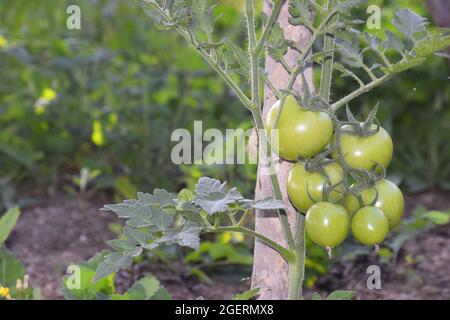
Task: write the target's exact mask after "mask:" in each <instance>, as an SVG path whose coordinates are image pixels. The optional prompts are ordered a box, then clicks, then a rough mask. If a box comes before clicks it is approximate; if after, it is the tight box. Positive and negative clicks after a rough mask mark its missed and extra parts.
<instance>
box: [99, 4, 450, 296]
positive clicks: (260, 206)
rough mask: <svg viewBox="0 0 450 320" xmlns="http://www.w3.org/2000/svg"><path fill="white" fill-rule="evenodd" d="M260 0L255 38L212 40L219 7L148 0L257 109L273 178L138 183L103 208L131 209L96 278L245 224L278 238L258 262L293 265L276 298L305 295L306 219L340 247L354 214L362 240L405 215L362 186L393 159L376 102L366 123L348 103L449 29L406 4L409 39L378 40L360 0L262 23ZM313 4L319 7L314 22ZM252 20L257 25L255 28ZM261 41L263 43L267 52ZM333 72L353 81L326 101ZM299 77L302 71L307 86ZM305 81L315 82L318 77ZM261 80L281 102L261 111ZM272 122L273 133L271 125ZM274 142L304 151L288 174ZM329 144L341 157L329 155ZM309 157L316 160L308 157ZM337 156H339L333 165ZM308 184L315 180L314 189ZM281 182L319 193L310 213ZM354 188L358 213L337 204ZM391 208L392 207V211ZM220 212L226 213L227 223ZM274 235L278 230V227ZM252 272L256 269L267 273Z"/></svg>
mask: <svg viewBox="0 0 450 320" xmlns="http://www.w3.org/2000/svg"><path fill="white" fill-rule="evenodd" d="M254 2H255V1H253V0H245V5H244V8H245V10H244V11H245V21H246V30H247V39H248V44H247V46H246V48H244V49H242V48H240V47H239V46H237V45H236V44H233V43H232V42H231V40H229V39H217V37H216V35H215V34H214V26H215V22H216V20H217V19H216V18H217V17H216V16H215V15H214V6H213V5H211V4H210V3H209V1H207V0H199V1H187V0H170V1H168V0H167V1H164V0H143V1H141V3H142V5H143V7H144V9H145V11H146V13H147V14H148V15H149V16H150V17H151V18H152V19H153V20H154V21H155V24H156V25H157V26H158V27H159V28H160V29H162V30H173V31H176V32H177V33H179V34H180V36H181V37H182V38H183V39H184V40H185V41H186V42H187V43H188V44H189V45H190V46H191V47H192V48H194V50H196V52H197V53H198V54H200V56H201V57H202V58H203V59H204V60H205V61H206V63H207V64H208V65H209V66H211V68H212V69H213V70H214V71H216V72H217V74H218V75H219V76H220V77H221V78H222V79H223V81H224V82H225V83H226V84H227V85H228V86H229V87H230V89H231V90H232V92H233V93H234V94H235V95H236V96H237V97H238V98H239V100H240V102H241V103H242V105H243V106H244V107H245V108H247V110H248V111H249V113H251V115H252V117H253V122H254V125H255V135H256V136H257V139H256V141H257V148H258V150H259V152H260V154H261V155H262V156H261V157H260V158H261V159H262V160H263V161H262V162H261V163H260V164H259V165H260V169H261V171H260V172H267V173H268V174H267V176H268V177H267V179H263V174H262V173H260V176H259V178H261V179H259V181H258V183H259V184H260V186H261V185H262V184H265V185H264V187H265V189H268V190H270V191H271V195H270V196H268V197H266V198H261V199H258V200H252V199H244V198H243V197H242V195H241V194H240V193H239V192H238V191H237V190H236V189H235V188H231V189H229V188H227V187H226V186H225V184H222V183H221V182H220V181H218V180H215V179H210V178H205V177H203V178H200V179H199V181H198V183H197V185H196V188H195V190H194V191H191V193H189V194H190V196H187V195H186V193H183V194H181V193H180V194H173V193H170V192H168V191H166V190H161V189H155V190H154V191H153V193H152V194H147V193H138V195H137V199H135V200H131V201H125V202H123V203H121V204H115V205H107V206H105V208H104V209H105V210H111V211H113V212H115V213H116V214H117V215H118V216H119V217H121V218H125V219H127V223H126V227H125V228H124V234H123V235H122V237H120V238H119V239H116V240H113V241H111V242H110V245H111V247H112V248H113V249H114V250H115V252H113V253H111V254H109V255H107V256H105V257H104V261H103V262H102V263H101V264H100V265H99V267H98V268H97V271H96V273H95V276H94V279H95V280H99V279H101V278H104V277H106V276H107V275H109V274H111V273H112V272H115V271H117V270H119V269H121V268H124V267H128V266H129V265H130V264H131V263H132V262H133V258H135V257H136V256H139V255H141V254H142V253H143V252H144V250H152V249H155V248H157V247H159V246H161V245H170V244H178V245H181V246H188V247H192V248H194V249H198V248H199V242H200V235H201V234H202V233H207V232H210V233H217V232H241V233H244V234H246V235H248V236H252V237H254V238H256V239H258V240H259V241H258V242H257V244H258V247H259V244H260V243H263V244H264V245H265V246H266V247H270V248H271V249H273V250H269V251H264V252H265V253H266V254H270V255H272V254H273V253H274V252H275V253H277V254H278V255H276V256H273V257H272V256H270V258H273V259H265V260H263V259H259V261H264V263H267V262H268V261H269V262H270V263H272V260H274V261H273V263H278V262H279V261H278V259H281V260H284V263H286V264H287V270H288V273H287V274H276V273H275V272H274V276H279V277H285V279H286V280H287V281H279V282H280V283H288V287H287V288H283V289H284V291H286V293H287V294H286V296H283V297H281V296H277V297H272V298H286V297H287V298H288V299H298V298H301V297H302V285H303V279H304V273H305V272H304V269H305V229H306V232H307V233H308V234H309V235H310V237H311V239H312V240H313V241H315V242H316V243H318V244H319V245H322V246H326V247H331V246H336V245H338V244H340V243H341V242H342V241H343V240H344V239H345V238H346V236H347V233H348V229H349V224H350V222H349V221H350V219H351V226H352V227H351V229H352V232H353V235H354V236H355V238H356V240H358V241H359V242H362V243H364V244H366V245H376V246H378V245H379V244H380V243H381V242H382V241H383V240H384V238H385V237H386V235H387V233H388V232H389V220H388V217H387V215H389V216H390V217H391V221H392V222H391V223H392V224H393V225H394V224H395V223H396V219H398V217H399V216H401V214H399V213H398V212H399V210H398V209H395V210H394V209H393V205H391V204H388V202H389V201H388V197H387V196H386V195H383V190H382V189H383V188H382V186H381V184H379V186H378V188H379V189H380V191H377V192H376V197H375V199H374V200H373V201H372V202H374V203H373V204H372V203H370V204H369V205H365V204H364V197H365V196H364V195H363V194H361V190H365V189H370V188H375V190H377V187H376V183H377V182H379V181H381V180H382V179H383V178H384V175H385V171H386V167H387V166H388V165H389V163H390V161H391V158H392V141H391V138H390V136H389V134H388V133H387V132H386V131H385V130H384V129H383V128H382V127H380V125H379V124H378V121H377V119H376V112H377V107H375V108H374V109H373V111H372V112H371V113H370V114H369V116H368V117H367V119H366V121H364V122H363V123H361V122H359V121H357V120H356V119H355V118H354V117H353V115H352V114H351V112H350V107H349V104H350V103H351V102H353V100H354V99H356V98H358V97H360V96H361V95H363V94H364V93H366V92H368V91H370V90H372V89H374V88H376V87H378V86H380V85H382V84H383V83H385V82H386V81H388V80H390V79H391V78H393V77H394V76H395V75H397V74H398V73H401V72H403V71H405V70H408V69H411V68H413V67H415V66H418V65H421V64H423V63H424V61H425V57H426V56H428V55H430V54H432V53H434V52H436V51H442V50H444V49H445V48H446V47H447V46H448V45H449V44H450V36H448V34H447V33H446V31H445V30H442V29H440V30H439V31H436V32H430V31H429V30H428V29H427V22H426V19H424V18H422V17H420V16H419V15H417V14H416V13H414V12H413V11H411V10H408V9H401V10H399V11H398V12H397V13H396V17H395V19H394V21H393V24H394V25H395V26H396V28H397V29H398V31H399V32H400V33H401V34H402V35H403V36H402V38H400V37H398V36H396V35H394V34H393V33H387V34H385V35H384V36H383V39H386V40H384V41H383V40H382V39H381V38H379V37H378V36H376V35H372V34H370V33H367V32H355V26H357V25H358V24H359V21H358V20H355V19H353V18H352V15H351V9H352V8H354V7H356V6H359V5H361V4H362V3H363V2H364V1H363V0H356V1H355V0H339V1H338V0H329V1H323V2H321V3H320V4H318V3H317V2H315V1H308V0H293V1H289V2H287V1H282V0H275V1H272V3H271V4H272V6H268V7H269V8H270V10H268V11H267V13H268V15H266V14H265V13H264V14H262V15H261V17H260V19H259V22H260V23H258V24H256V23H255V20H256V16H255V7H254ZM283 6H289V7H286V9H287V10H286V11H285V12H286V14H287V15H288V17H285V18H286V19H284V20H283V19H279V18H280V17H281V16H280V12H281V9H282V7H283ZM311 11H313V12H314V16H315V17H316V18H315V19H314V20H313V21H312V20H311V15H310V13H311ZM257 26H259V27H260V29H261V30H257V29H258V27H257ZM301 26H303V27H306V29H308V30H309V31H311V32H310V33H304V35H305V37H299V38H302V40H301V41H299V42H296V41H293V40H291V39H294V38H296V39H297V38H298V35H297V37H292V34H290V36H291V37H286V35H285V32H289V31H291V32H292V30H295V31H296V32H300V33H301V31H302V30H303V32H304V31H305V30H306V29H302V27H301ZM257 31H258V32H257ZM303 38H304V39H303ZM318 43H322V44H323V46H322V47H321V48H320V49H318V50H317V49H316V47H317V46H315V45H317V44H318ZM362 45H363V47H361V46H362ZM264 49H267V55H265V52H264ZM288 52H291V53H292V56H295V58H294V59H293V60H292V61H290V63H288V62H287V59H286V57H287V53H288ZM368 52H370V53H372V54H373V55H374V56H376V57H377V59H378V60H377V63H376V64H372V63H370V65H369V61H368V60H367V58H366V53H368ZM268 57H270V61H269V59H268ZM263 58H266V59H267V60H266V66H267V67H270V66H272V65H273V64H274V63H275V64H278V66H279V67H281V68H282V69H283V70H284V73H285V74H286V76H285V77H284V80H286V81H278V82H282V83H278V82H275V81H272V76H274V75H273V74H271V73H270V72H267V73H265V72H261V60H262V59H263ZM335 60H338V61H337V62H335ZM313 65H314V66H315V65H319V66H320V67H321V69H322V70H321V71H322V72H321V79H320V84H318V86H317V87H318V90H310V86H309V83H308V79H307V76H308V74H307V72H306V71H309V70H311V69H310V68H311V66H313ZM269 69H270V68H269ZM278 70H279V69H278ZM269 71H270V70H269ZM311 71H312V70H311ZM334 72H336V73H338V74H339V75H342V76H346V77H349V78H350V79H352V80H354V82H355V83H356V84H357V85H358V86H357V88H356V89H355V90H353V91H352V92H349V93H348V94H346V95H344V96H342V97H337V98H336V99H335V100H334V101H331V99H330V92H331V84H332V77H333V73H334ZM299 80H302V81H301V85H300V81H299ZM309 80H310V81H309V82H312V79H311V78H310V79H309ZM242 83H245V85H241V84H242ZM263 85H264V86H263ZM263 87H265V88H267V90H268V91H270V95H271V96H274V97H276V100H278V101H279V102H278V103H275V104H274V105H273V106H272V108H271V110H268V118H267V119H264V118H263V112H262V108H263V100H262V96H263V95H262V92H261V89H262V88H263ZM333 98H334V97H333ZM270 104H272V103H270ZM343 106H347V118H348V119H347V120H341V119H339V118H338V110H339V109H340V108H341V107H343ZM266 107H268V104H266ZM269 108H270V107H269ZM266 110H267V108H266ZM265 120H266V121H265ZM265 129H268V130H265ZM275 129H277V131H274V130H275ZM266 131H269V132H270V133H271V134H270V136H268V135H267V132H266ZM332 136H334V139H331V137H332ZM274 137H275V139H274ZM273 151H274V152H275V153H278V154H279V155H280V156H281V158H284V159H285V160H289V161H297V160H299V158H307V159H301V160H304V162H302V163H298V164H297V165H294V167H293V168H292V172H291V174H290V179H283V177H287V176H288V174H287V170H290V169H291V167H290V166H288V165H284V164H283V163H282V165H280V166H278V167H276V168H275V169H274V168H273V167H270V166H268V165H267V163H270V162H271V160H273V158H274V157H273ZM330 155H331V156H332V158H333V159H334V160H332V159H329V158H330V157H329V156H330ZM312 156H314V159H310V158H311V157H312ZM330 161H334V162H335V163H334V164H330ZM340 168H342V172H341V169H340ZM277 170H278V171H277ZM288 180H289V181H288ZM339 180H340V181H339ZM309 184H311V185H312V187H313V188H314V189H316V190H309ZM305 185H306V187H305ZM286 188H287V189H289V190H290V192H288V193H289V197H290V199H291V201H292V202H293V204H294V205H295V206H297V207H298V208H299V209H300V211H302V210H303V211H306V209H307V208H308V207H309V206H310V205H311V204H312V203H315V202H317V203H315V204H313V205H312V206H310V207H309V209H308V210H307V213H306V217H305V216H303V215H301V214H298V213H297V211H296V210H292V209H291V207H290V204H289V203H288V202H287V201H286V199H285V197H283V193H284V191H285V189H286ZM319 189H320V191H319ZM362 192H364V191H362ZM305 193H306V196H305ZM347 194H351V195H354V196H355V197H356V198H357V199H358V202H359V205H360V206H361V208H359V209H358V210H357V211H356V213H355V214H354V215H353V216H352V217H351V216H350V213H349V212H347V210H346V209H345V208H344V207H343V206H341V205H340V204H338V203H337V202H342V201H344V198H345V196H346V195H347ZM383 196H384V197H383ZM378 197H380V204H379V207H382V208H384V210H385V211H386V213H384V212H383V211H382V209H379V208H377V207H375V206H373V205H376V201H377V200H378ZM283 200H284V202H283ZM307 200H311V202H309V201H307ZM383 201H384V202H385V205H384V206H383V205H382V203H383ZM399 207H400V206H399ZM390 209H392V210H393V211H392V212H390V213H388V211H389V210H390ZM264 210H269V211H271V213H272V214H271V216H278V220H277V221H276V222H275V223H276V224H272V225H270V226H271V227H273V228H265V229H264V228H262V227H261V226H263V225H264V224H268V223H269V224H271V223H273V222H272V221H274V220H275V219H271V220H270V222H267V219H266V220H264V219H265V218H266V214H265V213H263V211H264ZM255 211H256V221H257V223H256V227H255V230H253V229H251V228H248V227H246V226H245V225H246V223H248V221H247V217H248V215H250V214H252V213H253V212H255ZM393 212H394V213H393ZM222 217H223V218H227V219H226V220H225V219H222ZM224 220H225V221H229V222H230V223H229V224H227V225H222V222H223V221H224ZM292 222H294V223H293V224H292V225H291V223H292ZM273 230H280V232H282V236H283V237H284V239H283V241H282V243H279V242H278V241H275V240H274V239H272V238H271V237H270V236H267V233H268V232H272V231H273ZM276 236H277V239H279V235H276ZM258 252H263V251H257V250H256V249H255V255H260V254H261V253H258ZM256 258H257V257H256V256H255V261H257V260H258V259H256ZM275 260H276V261H275ZM257 263H258V262H255V266H257V265H256V264H257ZM260 263H261V262H260ZM279 265H280V264H278V266H279ZM273 267H275V266H273ZM267 268H269V269H270V266H269V267H268V266H267V265H264V272H266V270H267ZM254 270H259V268H254ZM261 270H262V269H261ZM255 272H256V273H255V274H254V277H252V279H253V278H255V279H256V278H258V277H260V276H261V275H260V274H257V271H255ZM265 278H267V277H265ZM260 279H262V282H259V281H256V282H255V283H254V284H253V285H257V286H260V285H263V286H266V288H264V289H267V290H261V291H262V292H271V291H272V288H271V287H270V286H271V285H272V286H273V285H275V284H277V285H278V282H277V281H269V280H270V279H269V280H267V279H266V280H264V279H263V277H262V278H261V277H260ZM264 281H266V282H265V283H263V282H264Z"/></svg>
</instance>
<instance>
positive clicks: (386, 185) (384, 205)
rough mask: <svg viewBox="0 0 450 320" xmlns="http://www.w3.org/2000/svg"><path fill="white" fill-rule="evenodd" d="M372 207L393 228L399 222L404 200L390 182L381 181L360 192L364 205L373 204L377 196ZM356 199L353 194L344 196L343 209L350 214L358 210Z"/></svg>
mask: <svg viewBox="0 0 450 320" xmlns="http://www.w3.org/2000/svg"><path fill="white" fill-rule="evenodd" d="M377 193H378V198H377V201H376V202H375V204H374V206H375V207H377V208H379V209H381V211H383V213H384V214H385V215H386V217H387V218H388V220H389V228H390V229H393V228H395V227H396V226H397V225H398V224H399V223H400V221H401V219H402V216H403V209H404V207H405V200H404V198H403V194H402V191H401V190H400V189H399V188H398V187H397V186H396V185H395V184H394V183H392V182H391V181H389V180H386V179H383V180H380V181H378V182H377V183H376V184H375V186H374V187H373V188H368V189H364V190H362V191H361V197H362V200H363V202H364V205H369V204H371V203H373V201H374V200H375V197H376V196H377ZM360 207H361V206H360V203H359V201H358V198H357V197H355V196H354V195H353V194H347V195H346V196H345V208H346V209H347V211H348V212H349V213H351V214H353V213H354V212H355V211H356V210H358V209H359V208H360Z"/></svg>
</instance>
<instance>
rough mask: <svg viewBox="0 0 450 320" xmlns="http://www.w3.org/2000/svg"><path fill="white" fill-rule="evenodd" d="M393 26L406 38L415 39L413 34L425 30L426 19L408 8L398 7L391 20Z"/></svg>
mask: <svg viewBox="0 0 450 320" xmlns="http://www.w3.org/2000/svg"><path fill="white" fill-rule="evenodd" d="M392 23H393V24H394V25H395V27H396V28H397V29H398V31H400V32H401V33H403V34H404V35H405V37H407V38H408V39H410V40H412V41H414V42H415V41H416V38H415V36H414V35H415V34H416V33H419V32H425V31H426V26H427V25H428V21H427V19H426V18H423V17H421V16H420V15H418V14H417V13H415V12H414V11H412V10H410V9H400V10H398V11H397V12H396V13H395V19H393V20H392Z"/></svg>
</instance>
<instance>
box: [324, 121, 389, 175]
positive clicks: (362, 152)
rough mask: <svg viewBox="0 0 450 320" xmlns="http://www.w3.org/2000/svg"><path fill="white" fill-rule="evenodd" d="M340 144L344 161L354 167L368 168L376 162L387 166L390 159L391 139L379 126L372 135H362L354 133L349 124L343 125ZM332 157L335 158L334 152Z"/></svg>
mask: <svg viewBox="0 0 450 320" xmlns="http://www.w3.org/2000/svg"><path fill="white" fill-rule="evenodd" d="M373 128H375V125H373ZM340 145H341V151H342V155H343V156H344V159H345V161H346V162H347V164H348V165H349V166H350V167H352V168H354V169H358V170H364V169H365V170H370V169H371V168H372V167H373V166H375V165H376V162H378V163H380V164H381V165H383V167H385V168H387V166H388V165H389V163H391V160H392V153H393V144H392V139H391V136H390V135H389V133H387V131H386V130H384V129H383V128H381V127H380V129H379V131H378V132H377V133H375V134H374V135H371V136H367V137H363V136H360V135H358V134H357V133H355V132H354V131H353V128H352V127H351V126H343V127H342V129H341V138H340ZM333 157H334V158H337V153H336V152H334V153H333Z"/></svg>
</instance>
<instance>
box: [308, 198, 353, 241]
mask: <svg viewBox="0 0 450 320" xmlns="http://www.w3.org/2000/svg"><path fill="white" fill-rule="evenodd" d="M349 225H350V218H349V216H348V213H347V211H345V209H344V207H342V206H340V205H337V204H334V203H330V202H318V203H316V204H314V205H313V206H312V207H311V208H309V210H308V212H307V213H306V218H305V229H306V232H307V234H308V236H309V237H310V238H311V240H312V241H314V242H315V243H317V244H318V245H320V246H323V247H335V246H337V245H339V244H341V243H342V242H343V241H344V240H345V238H346V237H347V235H348V230H349Z"/></svg>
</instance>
